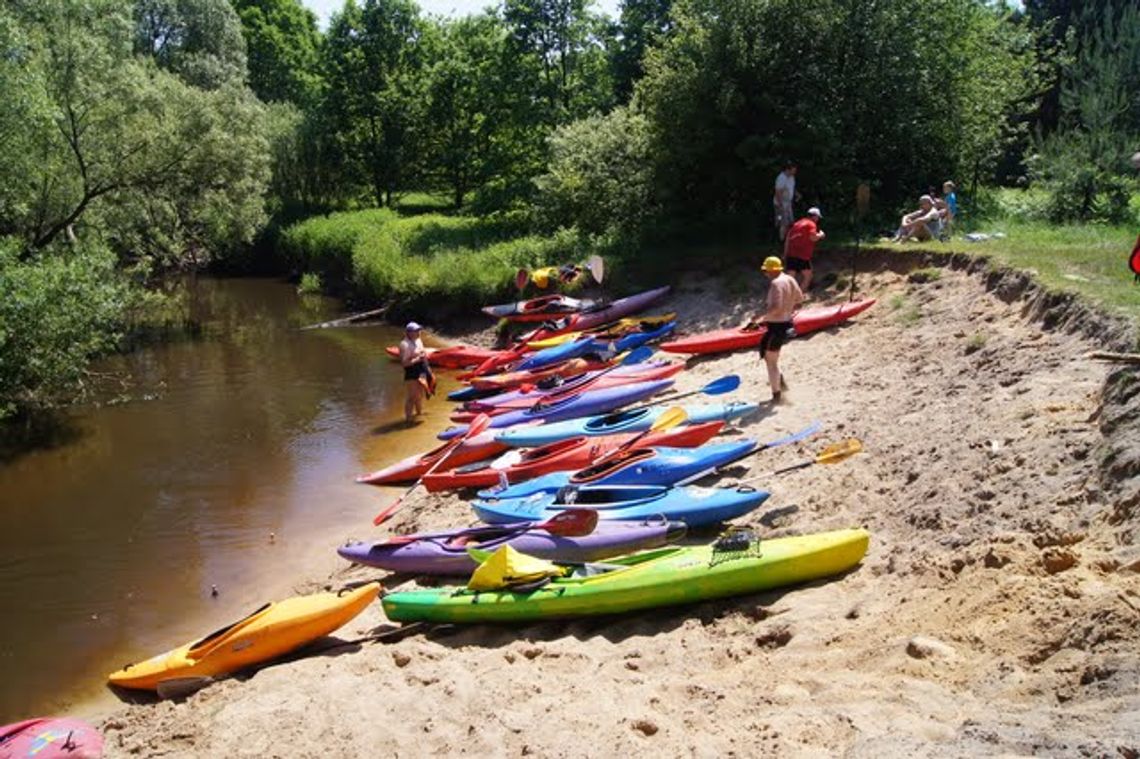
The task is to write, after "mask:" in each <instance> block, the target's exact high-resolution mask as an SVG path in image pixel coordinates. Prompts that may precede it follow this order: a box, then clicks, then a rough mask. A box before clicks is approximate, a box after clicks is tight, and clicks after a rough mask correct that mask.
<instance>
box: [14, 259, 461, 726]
mask: <svg viewBox="0 0 1140 759" xmlns="http://www.w3.org/2000/svg"><path fill="white" fill-rule="evenodd" d="M189 287H190V288H191V289H190V294H189V297H190V303H191V310H192V313H193V315H194V317H195V319H196V320H197V321H198V322H199V323H201V324H202V325H203V327H204V330H203V332H204V335H203V337H202V338H201V339H195V340H187V341H181V342H174V343H168V344H163V345H158V346H154V347H149V348H145V349H142V350H138V351H135V352H133V353H130V354H128V355H123V356H114V357H110V358H108V359H106V360H103V361H100V362H99V363H98V364H97V365H96V366H95V367H94V369H95V370H96V372H97V373H98V374H99V375H100V376H102V377H103V378H104V379H103V381H102V383H101V384H102V385H109V386H110V389H109V390H107V391H106V392H103V393H102V394H101V397H98V398H95V399H93V402H91V403H90V404H86V405H83V406H80V407H76V408H74V409H73V410H71V412H70V413H69V417H68V421H69V427H70V428H71V429H72V430H73V431H74V432H73V434H72V435H70V436H68V437H67V439H66V442H63V443H61V444H59V445H57V446H56V447H54V448H50V449H40V450H36V451H31V452H28V453H25V454H23V455H21V456H18V457H16V458H14V459H12V460H9V461H7V462H5V463H0V609H2V610H3V615H2V617H3V620H4V622H3V635H2V636H0V671H2V672H3V675H4V680H3V686H2V687H0V724H2V723H5V722H10V721H14V720H17V719H22V718H27V717H32V716H38V715H39V714H42V713H46V712H55V713H59V712H62V711H64V710H68V709H70V710H72V711H78V712H79V713H81V714H83V713H85V712H86V713H91V712H93V711H96V710H98V709H102V708H105V706H106V705H107V704H108V703H110V702H111V699H113V696H112V695H111V694H110V692H109V691H108V690H107V689H106V688H105V687H104V682H105V676H106V674H107V673H108V672H110V671H112V670H114V669H118V668H119V667H120V666H122V665H123V664H126V663H128V662H131V661H139V660H141V659H143V658H146V657H148V656H150V655H152V654H155V653H158V652H160V651H163V650H166V649H168V648H171V647H173V646H174V645H176V644H179V643H182V642H184V641H185V640H188V639H190V638H191V637H195V636H199V635H201V634H204V633H206V632H209V631H210V630H213V629H215V628H217V627H220V626H221V625H223V624H225V623H227V622H230V621H232V620H233V619H236V618H238V617H239V616H241V615H242V614H244V613H246V612H248V611H251V610H252V609H253V608H255V607H257V606H259V605H260V604H261V603H263V602H264V601H268V600H272V599H274V598H279V597H282V596H287V595H291V589H292V588H293V587H294V586H295V585H297V584H298V583H299V582H300V581H302V580H303V579H306V577H309V576H318V577H319V576H324V575H321V574H316V573H318V572H324V573H326V574H327V573H328V572H332V571H334V570H335V569H336V568H337V567H338V566H344V563H343V562H342V561H341V560H340V559H339V558H338V557H337V556H336V554H335V551H334V549H335V547H336V545H338V544H339V543H340V542H342V541H343V539H344V538H346V537H348V536H350V535H351V536H356V537H364V536H368V535H374V534H379V533H380V531H379V530H378V529H376V528H373V527H371V526H370V517H371V516H372V514H374V513H375V511H377V510H378V509H379V507H380V506H381V505H383V503H384V502H386V499H388V498H391V497H394V494H395V492H398V491H392V490H390V489H387V490H381V489H377V488H372V487H368V486H362V485H357V484H355V483H354V482H353V476H354V475H356V474H359V473H361V472H366V471H370V470H372V469H374V468H377V467H379V466H381V465H384V464H387V463H389V462H390V461H392V460H394V459H395V458H397V457H398V456H401V455H406V454H408V453H411V452H413V451H416V450H422V449H424V448H427V447H429V446H430V445H431V444H432V438H431V433H432V432H433V431H436V430H438V429H440V428H442V426H443V425H444V423H445V416H446V409H444V407H443V404H441V403H438V402H436V403H433V404H432V406H431V410H430V414H429V422H428V423H426V424H422V425H420V426H419V427H417V428H415V429H412V430H405V429H403V428H402V425H401V424H399V420H400V419H401V417H402V402H403V398H402V376H401V374H400V372H399V370H398V369H397V368H396V367H395V366H394V365H393V364H391V363H390V362H389V361H388V360H387V359H386V358H385V357H384V355H383V347H384V346H385V345H387V344H390V343H393V342H395V341H397V340H398V339H399V337H400V331H399V330H398V329H395V328H392V327H387V326H373V327H346V328H335V329H317V330H305V331H302V330H299V329H298V327H299V326H300V325H302V324H306V323H312V322H317V321H321V320H322V319H326V318H331V317H333V316H335V315H336V314H337V312H338V308H339V306H338V304H337V303H336V302H335V301H333V300H331V299H328V298H323V297H320V296H304V297H302V296H298V295H297V294H296V293H295V291H294V289H293V288H292V287H291V286H290V285H288V284H286V283H283V282H278V281H271V280H264V279H230V280H213V279H199V280H197V281H196V282H194V283H192V284H190V285H189ZM108 377H111V378H116V379H115V380H114V381H111V382H108V381H107V378H108ZM120 380H121V384H120ZM212 586H217V588H218V591H219V593H218V595H217V596H216V597H215V596H214V595H212V592H211V588H212Z"/></svg>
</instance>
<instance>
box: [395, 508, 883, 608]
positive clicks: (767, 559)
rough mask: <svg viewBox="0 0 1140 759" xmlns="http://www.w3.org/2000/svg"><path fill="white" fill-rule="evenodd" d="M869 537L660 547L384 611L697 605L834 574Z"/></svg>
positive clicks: (401, 596)
mask: <svg viewBox="0 0 1140 759" xmlns="http://www.w3.org/2000/svg"><path fill="white" fill-rule="evenodd" d="M869 541H870V535H869V533H868V532H867V531H866V530H860V529H856V530H836V531H834V532H820V533H815V534H813V535H800V536H796V537H790V538H772V539H771V540H752V541H751V542H750V543H749V544H748V546H747V547H746V548H745V549H743V550H731V549H730V548H727V547H718V544H717V543H714V544H712V545H705V546H685V547H676V548H661V549H658V550H656V551H650V552H647V553H642V554H637V555H634V556H626V557H623V558H620V559H615V560H613V561H612V562H608V563H607V564H606V565H603V567H601V568H594V567H582V568H579V569H577V570H575V571H574V572H573V574H571V575H570V576H568V577H559V578H555V579H554V580H552V581H551V582H550V583H548V584H547V585H544V586H542V587H540V588H538V589H537V590H528V591H526V592H520V591H511V590H493V591H482V592H477V591H471V590H467V589H465V588H463V589H461V588H431V589H428V590H409V591H401V592H398V593H389V594H388V595H387V596H385V597H384V613H385V614H386V615H387V616H388V619H391V620H392V621H394V622H419V621H424V622H529V621H533V620H539V619H556V618H565V617H581V616H592V615H600V614H620V613H627V612H631V611H637V610H639V609H653V608H658V607H662V606H676V605H680V604H690V603H695V602H697V601H705V600H708V599H713V598H727V597H730V596H739V595H744V594H747V593H759V592H760V591H765V590H772V589H773V588H782V587H785V586H788V585H796V584H799V583H805V582H811V581H812V580H820V579H823V578H825V577H833V576H835V575H837V574H840V573H842V572H846V571H847V570H849V569H851V568H853V567H855V566H856V565H858V564H859V562H860V561H862V559H863V557H864V556H865V555H866V553H867V544H868V542H869ZM733 548H735V546H733ZM599 569H600V570H601V571H600V573H599V572H598V570H599ZM591 570H595V571H591Z"/></svg>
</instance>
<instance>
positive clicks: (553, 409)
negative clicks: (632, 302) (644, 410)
mask: <svg viewBox="0 0 1140 759" xmlns="http://www.w3.org/2000/svg"><path fill="white" fill-rule="evenodd" d="M672 385H673V380H671V379H663V380H652V381H649V382H635V383H633V384H631V385H620V386H618V387H607V388H604V389H602V390H583V391H582V392H580V393H575V394H573V395H569V396H567V397H565V398H560V399H558V400H556V401H553V402H551V403H541V402H540V403H536V404H535V405H534V406H533V407H531V408H527V409H517V410H515V411H508V412H507V413H505V414H499V415H498V416H493V417H491V427H493V428H497V429H501V428H503V427H512V426H514V425H516V424H529V423H531V422H544V423H545V422H560V421H563V420H565V419H576V418H578V417H580V416H593V415H595V414H605V413H607V412H609V411H613V410H614V409H619V408H621V407H622V406H628V405H629V404H631V403H637V402H638V401H642V400H645V399H646V398H649V397H651V396H654V395H657V393H660V392H662V391H664V390H666V389H668V388H669V387H671V386H672ZM466 432H467V425H466V424H463V425H460V426H458V427H451V428H449V429H446V430H444V431H443V432H441V433H439V435H438V437H439V439H440V440H451V439H452V438H454V437H459V436H460V435H463V434H464V433H466Z"/></svg>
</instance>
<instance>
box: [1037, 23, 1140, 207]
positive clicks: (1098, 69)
mask: <svg viewBox="0 0 1140 759" xmlns="http://www.w3.org/2000/svg"><path fill="white" fill-rule="evenodd" d="M1085 26H1086V28H1087V31H1086V32H1085V34H1084V36H1083V37H1082V38H1081V39H1080V40H1079V45H1078V50H1079V54H1078V55H1076V56H1075V57H1074V59H1073V61H1072V63H1071V64H1070V65H1069V66H1068V67H1067V69H1066V71H1065V75H1064V79H1063V83H1062V88H1061V95H1060V105H1061V109H1062V117H1061V124H1060V128H1059V129H1058V131H1056V132H1054V133H1052V134H1050V135H1048V136H1046V137H1044V138H1040V139H1038V141H1037V142H1038V145H1037V147H1038V154H1037V155H1036V156H1034V157H1033V159H1032V161H1031V162H1030V169H1031V171H1032V174H1033V177H1034V179H1035V180H1036V181H1037V182H1039V183H1040V185H1041V186H1042V187H1043V188H1044V189H1045V190H1046V191H1047V192H1048V193H1049V196H1050V200H1049V206H1048V215H1049V218H1050V219H1051V220H1053V221H1057V222H1063V221H1072V220H1099V221H1107V222H1111V223H1119V222H1121V221H1123V220H1125V219H1126V218H1127V217H1128V202H1129V198H1130V196H1131V195H1132V193H1133V192H1135V190H1136V181H1135V178H1134V176H1133V174H1134V173H1133V172H1132V170H1131V168H1130V167H1129V165H1128V158H1129V156H1130V155H1131V154H1132V152H1133V151H1134V150H1135V149H1136V146H1137V144H1140V103H1138V99H1137V98H1136V91H1137V88H1140V8H1138V7H1136V6H1135V5H1129V6H1125V7H1124V8H1122V9H1121V10H1119V11H1118V12H1114V11H1113V10H1112V8H1111V6H1110V7H1109V8H1108V9H1107V10H1106V11H1105V12H1104V13H1103V14H1101V15H1098V16H1097V17H1096V18H1095V21H1088V20H1086V23H1085Z"/></svg>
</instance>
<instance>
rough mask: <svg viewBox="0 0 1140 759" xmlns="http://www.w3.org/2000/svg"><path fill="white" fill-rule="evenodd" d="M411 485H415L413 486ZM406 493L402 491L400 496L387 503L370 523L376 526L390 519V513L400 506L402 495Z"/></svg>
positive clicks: (393, 512) (402, 499)
mask: <svg viewBox="0 0 1140 759" xmlns="http://www.w3.org/2000/svg"><path fill="white" fill-rule="evenodd" d="M418 484H419V483H418V482H417V483H416V485H418ZM413 487H415V486H413ZM409 492H411V491H409ZM406 495H407V493H404V495H402V496H400V497H399V498H397V499H396V500H395V501H392V503H391V504H389V505H388V506H387V507H386V508H384V509H382V510H381V511H380V513H379V514H377V515H376V516H374V517H372V524H373V525H374V526H376V527H379V526H380V525H382V524H384V523H385V522H387V521H388V520H389V519H391V518H392V515H393V514H395V513H396V510H397V509H399V508H400V504H402V503H403V502H404V496H406Z"/></svg>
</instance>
